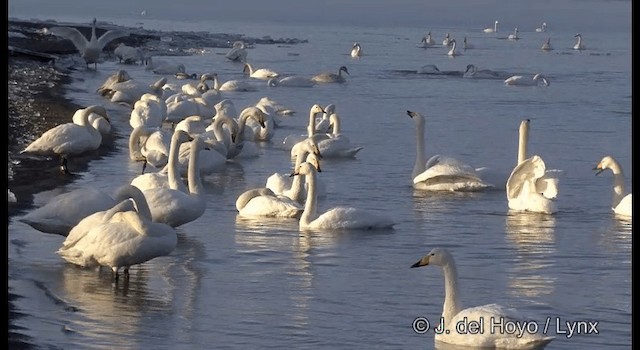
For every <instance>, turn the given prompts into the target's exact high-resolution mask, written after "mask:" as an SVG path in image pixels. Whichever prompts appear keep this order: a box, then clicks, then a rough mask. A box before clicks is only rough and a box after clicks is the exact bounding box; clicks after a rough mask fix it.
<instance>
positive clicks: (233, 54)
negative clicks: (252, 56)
mask: <svg viewBox="0 0 640 350" xmlns="http://www.w3.org/2000/svg"><path fill="white" fill-rule="evenodd" d="M224 57H226V58H227V59H228V60H230V61H233V62H244V61H246V60H247V50H246V48H245V44H244V42H242V41H236V42H234V43H233V47H232V48H231V50H229V52H227V54H226V55H224Z"/></svg>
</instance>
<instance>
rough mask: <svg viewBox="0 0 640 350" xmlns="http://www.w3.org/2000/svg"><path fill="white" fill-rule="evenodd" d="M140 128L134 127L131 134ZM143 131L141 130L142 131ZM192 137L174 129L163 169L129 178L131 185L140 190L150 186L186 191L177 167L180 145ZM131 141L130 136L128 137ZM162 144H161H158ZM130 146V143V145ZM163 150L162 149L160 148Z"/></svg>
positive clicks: (137, 131)
mask: <svg viewBox="0 0 640 350" xmlns="http://www.w3.org/2000/svg"><path fill="white" fill-rule="evenodd" d="M140 128H142V130H144V131H148V130H149V129H146V130H145V129H144V127H140ZM140 128H136V129H135V130H134V132H132V134H134V133H136V134H138V133H139V132H140ZM144 131H143V132H144ZM191 140H192V137H191V136H190V135H189V134H188V133H187V132H185V131H182V130H176V131H174V132H173V134H172V135H171V138H170V146H169V151H168V155H167V160H166V162H165V165H166V166H165V169H163V171H160V172H155V173H146V174H141V175H138V176H136V177H135V178H134V179H133V180H131V185H133V186H136V187H138V188H139V189H141V190H142V191H145V190H148V189H151V188H173V189H177V190H180V191H182V192H185V193H186V192H188V189H187V186H185V184H184V182H183V181H182V179H181V178H180V175H181V174H180V173H181V170H180V168H179V166H180V164H179V156H180V146H181V145H182V144H183V143H185V142H187V141H191ZM130 141H131V138H130ZM160 146H163V145H160ZM130 148H131V145H130ZM162 151H163V152H164V150H162Z"/></svg>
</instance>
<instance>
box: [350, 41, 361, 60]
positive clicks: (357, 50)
mask: <svg viewBox="0 0 640 350" xmlns="http://www.w3.org/2000/svg"><path fill="white" fill-rule="evenodd" d="M360 56H362V48H361V47H360V44H359V43H353V47H352V48H351V57H353V58H358V57H360Z"/></svg>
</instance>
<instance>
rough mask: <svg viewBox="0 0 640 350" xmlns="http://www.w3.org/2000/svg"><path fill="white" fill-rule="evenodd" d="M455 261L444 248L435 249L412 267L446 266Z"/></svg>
mask: <svg viewBox="0 0 640 350" xmlns="http://www.w3.org/2000/svg"><path fill="white" fill-rule="evenodd" d="M452 261H453V256H452V255H451V253H449V251H448V250H446V249H444V248H434V249H432V250H431V251H430V252H429V254H427V255H425V256H423V257H422V258H420V260H418V261H417V262H416V263H415V264H413V265H411V267H422V266H428V265H438V266H445V265H448V264H449V263H450V262H452Z"/></svg>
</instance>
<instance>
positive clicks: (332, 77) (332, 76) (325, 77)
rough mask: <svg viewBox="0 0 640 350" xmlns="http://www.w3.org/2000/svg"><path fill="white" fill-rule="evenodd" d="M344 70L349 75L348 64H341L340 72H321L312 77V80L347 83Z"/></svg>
mask: <svg viewBox="0 0 640 350" xmlns="http://www.w3.org/2000/svg"><path fill="white" fill-rule="evenodd" d="M342 72H345V73H346V74H348V75H351V74H349V71H348V70H347V67H346V66H340V68H338V73H337V74H336V73H328V72H326V73H320V74H318V75H315V76H313V78H311V80H313V81H315V82H316V83H345V82H347V79H346V78H345V77H344V76H343V75H342Z"/></svg>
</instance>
